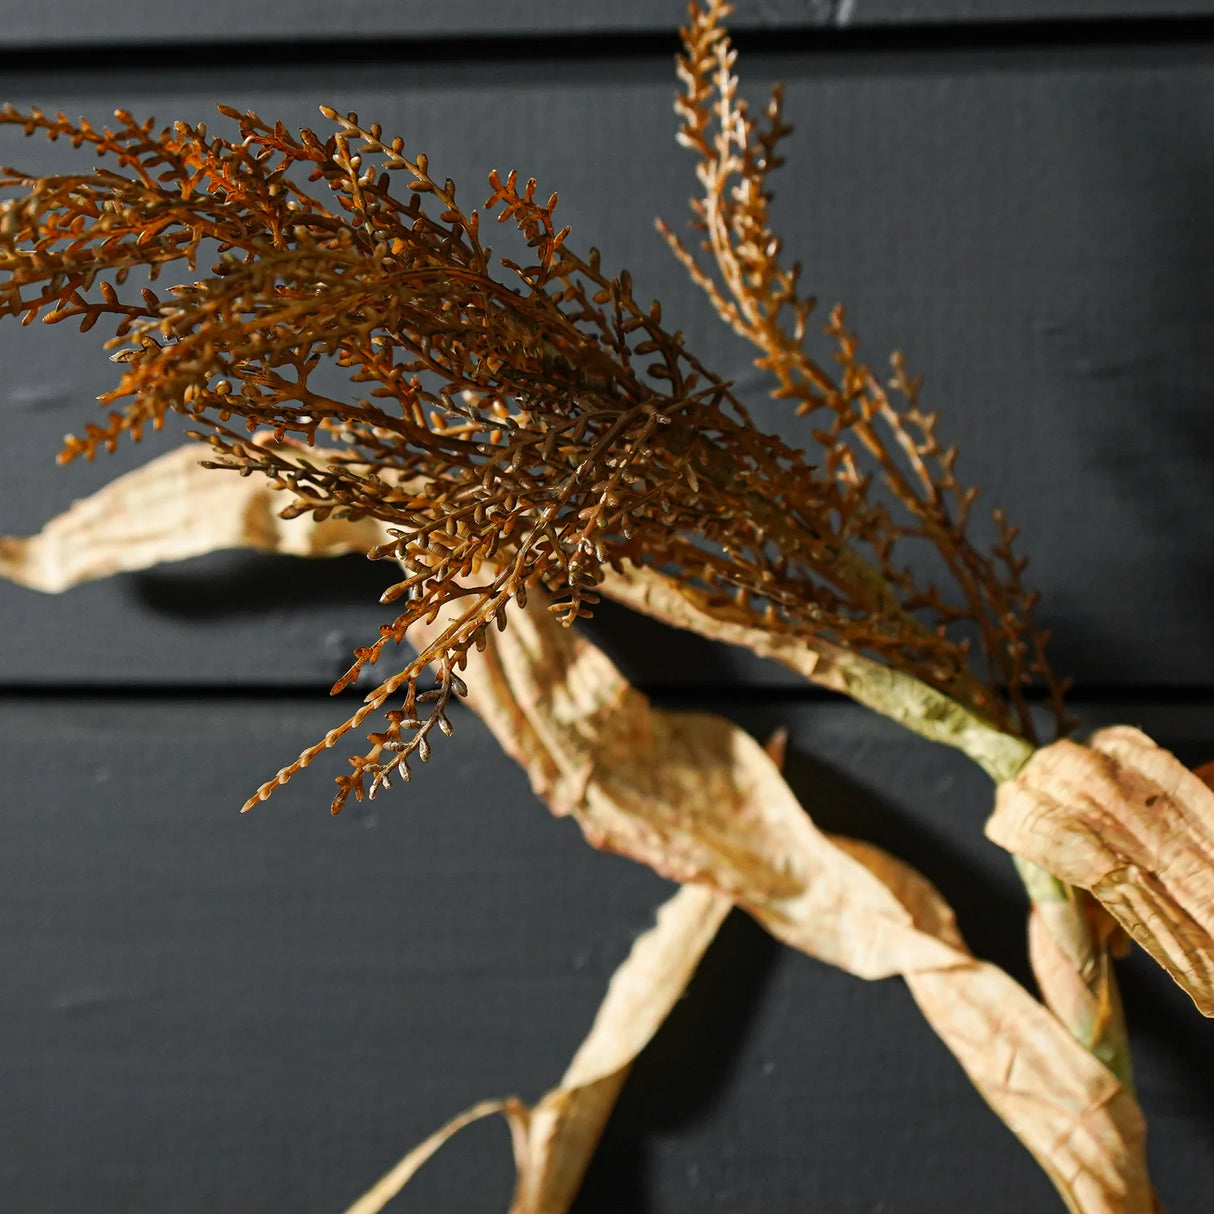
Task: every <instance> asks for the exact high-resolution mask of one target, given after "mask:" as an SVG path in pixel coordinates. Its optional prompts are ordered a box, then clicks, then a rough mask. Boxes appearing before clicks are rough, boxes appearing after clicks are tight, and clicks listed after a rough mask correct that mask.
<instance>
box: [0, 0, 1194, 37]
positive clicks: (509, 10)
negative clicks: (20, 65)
mask: <svg viewBox="0 0 1214 1214" xmlns="http://www.w3.org/2000/svg"><path fill="white" fill-rule="evenodd" d="M734 8H735V13H734V16H733V18H732V25H733V27H734V28H735V29H738V30H742V29H751V30H754V29H760V30H762V29H814V28H819V27H838V28H843V27H847V28H857V27H858V28H864V27H867V26H879V25H924V24H928V25H930V24H941V23H958V22H962V23H971V22H983V23H985V22H1024V21H1041V20H1050V21H1057V20H1073V19H1084V20H1086V19H1093V18H1096V19H1098V18H1109V17H1148V18H1154V17H1172V16H1186V15H1187V16H1192V15H1208V14H1209V13H1211V12H1214V4H1212V3H1211V0H1166V2H1157V3H1153V2H1152V0H736V2H735V5H734ZM686 15H687V5H686V4H685V3H684V2H683V0H615V3H612V4H609V5H608V4H570V3H564V2H562V0H497V2H495V3H488V0H448V2H447V3H444V4H430V3H421V2H420V0H413V2H412V3H404V4H402V3H393V0H357V3H346V4H340V5H338V4H325V3H323V0H274V2H273V3H263V4H257V5H252V6H250V5H247V4H240V3H238V2H237V0H215V2H214V3H211V4H205V5H199V4H188V3H185V2H184V0H124V2H123V3H121V4H118V3H115V2H114V0H106V2H97V3H92V2H90V0H46V2H45V3H42V4H38V5H30V4H21V3H18V2H17V0H3V2H0V29H3V31H4V36H3V43H2V45H3V47H4V48H7V49H37V48H49V47H89V46H97V45H99V44H100V45H119V44H133V45H137V46H142V45H148V44H152V45H163V46H181V45H188V44H190V43H192V42H217V43H232V44H235V43H237V42H239V41H245V42H247V41H253V40H256V41H268V42H274V41H279V42H301V41H304V42H306V41H311V40H318V39H327V38H340V39H343V40H350V41H367V42H374V41H375V40H377V39H383V38H409V39H414V38H427V37H443V38H447V37H456V38H458V37H492V36H495V35H504V36H508V37H519V36H524V37H526V36H534V35H541V36H554V35H557V36H564V35H572V36H584V35H588V34H599V33H610V34H628V33H644V34H654V33H665V32H667V31H671V32H673V31H674V30H676V29H678V27H679V25H680V24H682V22H683V21H684V20H685V18H686Z"/></svg>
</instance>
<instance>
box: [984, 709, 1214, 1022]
mask: <svg viewBox="0 0 1214 1214" xmlns="http://www.w3.org/2000/svg"><path fill="white" fill-rule="evenodd" d="M987 834H988V835H989V836H990V837H991V838H992V839H993V840H994V841H995V842H996V843H998V844H999V845H1000V846H1002V847H1006V848H1009V849H1010V850H1014V851H1016V852H1017V853H1018V854H1020V855H1023V856H1026V857H1027V858H1028V859H1030V860H1032V861H1033V862H1034V863H1036V864H1039V865H1040V866H1041V867H1043V868H1045V869H1048V870H1049V871H1050V872H1051V873H1053V874H1054V875H1055V876H1057V877H1058V878H1060V879H1061V880H1063V881H1065V882H1067V883H1068V884H1070V885H1074V886H1078V887H1080V888H1082V889H1086V890H1090V891H1091V892H1092V894H1093V895H1094V896H1095V897H1096V898H1097V899H1099V901H1100V902H1101V903H1102V904H1103V905H1104V906H1105V907H1106V908H1107V909H1108V910H1109V912H1110V913H1111V914H1112V915H1113V917H1114V918H1115V919H1116V920H1117V921H1118V922H1119V923H1120V924H1121V926H1122V927H1123V928H1124V929H1125V930H1126V931H1127V932H1128V933H1129V934H1130V936H1131V937H1132V938H1133V939H1135V940H1137V941H1138V942H1139V943H1140V944H1141V945H1142V946H1143V948H1145V949H1146V950H1147V951H1148V952H1149V953H1150V954H1151V956H1153V957H1154V958H1155V960H1156V961H1158V962H1159V964H1160V965H1162V966H1163V967H1164V969H1166V970H1167V971H1168V973H1169V974H1171V975H1172V977H1173V978H1174V979H1175V980H1176V981H1177V982H1178V983H1179V984H1180V985H1181V986H1182V987H1183V988H1184V989H1185V990H1186V991H1187V992H1188V993H1189V995H1190V996H1191V997H1192V999H1193V1002H1194V1003H1196V1005H1197V1007H1198V1008H1199V1009H1200V1011H1201V1012H1202V1013H1203V1014H1204V1015H1206V1016H1214V792H1212V791H1211V790H1210V788H1209V786H1208V785H1206V783H1205V782H1204V781H1203V780H1202V779H1201V778H1200V777H1199V776H1198V775H1197V774H1196V773H1194V772H1191V771H1189V770H1188V768H1186V767H1185V766H1184V765H1183V764H1182V763H1181V762H1180V761H1179V760H1178V759H1177V758H1176V757H1175V756H1174V755H1172V754H1169V753H1168V751H1166V750H1164V749H1163V748H1162V747H1160V746H1157V745H1156V744H1155V743H1154V742H1152V741H1151V739H1150V738H1148V737H1147V736H1146V734H1144V733H1141V732H1140V731H1139V730H1137V729H1132V728H1130V727H1129V726H1124V725H1123V726H1115V727H1113V728H1111V729H1102V730H1101V731H1100V732H1099V733H1097V734H1095V735H1093V737H1092V738H1091V741H1090V743H1089V744H1088V745H1087V746H1081V745H1079V744H1078V743H1075V742H1070V741H1061V742H1055V743H1054V744H1053V745H1052V746H1048V747H1046V748H1045V749H1044V750H1041V751H1039V752H1038V753H1037V754H1036V755H1034V757H1033V759H1032V760H1031V761H1030V762H1029V763H1028V765H1027V766H1026V767H1025V768H1024V770H1023V771H1022V772H1021V773H1020V775H1018V776H1017V777H1016V778H1015V779H1014V780H1012V781H1009V782H1007V783H1005V784H1003V785H1001V786H1000V788H999V790H998V793H997V795H996V799H995V812H994V814H993V815H992V816H991V819H990V821H989V822H988V823H987Z"/></svg>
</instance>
